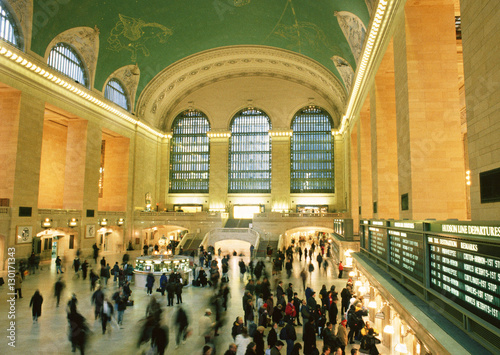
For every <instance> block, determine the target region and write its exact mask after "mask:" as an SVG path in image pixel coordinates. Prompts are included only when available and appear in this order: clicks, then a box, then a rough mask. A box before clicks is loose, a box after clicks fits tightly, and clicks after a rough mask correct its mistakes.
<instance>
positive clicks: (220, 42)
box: [31, 0, 369, 97]
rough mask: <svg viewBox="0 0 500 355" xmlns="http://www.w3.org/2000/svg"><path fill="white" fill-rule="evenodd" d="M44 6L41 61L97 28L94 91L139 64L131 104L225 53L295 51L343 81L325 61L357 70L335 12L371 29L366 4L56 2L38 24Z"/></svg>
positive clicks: (39, 5) (38, 29)
mask: <svg viewBox="0 0 500 355" xmlns="http://www.w3.org/2000/svg"><path fill="white" fill-rule="evenodd" d="M66 2H67V3H66ZM45 3H46V1H37V0H35V1H34V9H33V10H34V12H33V13H34V23H33V37H32V45H31V46H32V50H33V51H34V52H36V53H38V54H40V55H41V56H43V55H44V54H45V50H46V48H47V46H48V45H49V43H50V41H51V40H52V39H53V38H54V37H55V36H57V35H58V34H60V33H61V32H63V31H66V30H68V29H71V28H74V27H80V26H87V27H91V28H94V27H95V26H97V28H98V29H99V31H100V35H99V42H100V48H99V57H98V62H97V70H96V77H95V88H97V89H99V90H101V89H102V87H103V85H104V82H105V81H106V79H107V78H108V76H109V75H110V74H111V73H112V72H113V71H115V70H116V69H118V68H120V67H122V66H124V65H128V64H135V63H137V65H138V66H139V68H140V70H141V78H140V82H139V88H138V92H137V96H136V97H139V94H140V92H141V91H142V90H143V89H144V87H145V86H146V85H147V83H148V82H149V81H150V80H151V79H152V78H153V77H154V76H155V75H156V74H158V73H159V72H160V71H161V70H163V69H164V68H165V67H167V66H168V65H170V64H172V63H174V62H176V61H178V60H180V59H182V58H184V57H186V56H189V55H192V54H195V53H198V52H200V51H203V50H206V49H212V48H217V47H221V46H228V45H249V44H251V45H266V46H273V47H278V48H283V49H288V50H292V51H295V52H298V53H301V54H303V55H306V56H308V57H310V58H313V59H314V60H316V61H318V62H319V63H321V64H322V65H324V66H325V67H327V68H328V69H329V70H331V71H332V72H333V73H335V74H336V75H337V76H338V77H339V79H340V80H341V78H340V76H339V74H338V72H337V70H336V68H335V66H334V64H333V62H332V60H331V59H330V58H331V57H332V56H333V55H338V56H340V57H343V58H345V59H346V60H347V61H348V62H349V63H350V64H351V66H352V68H353V69H354V70H355V69H356V65H355V61H354V58H353V55H352V53H351V49H350V47H349V44H348V43H347V41H346V39H345V36H344V34H343V33H342V30H341V29H340V27H339V24H338V21H337V18H336V17H335V15H334V12H335V11H349V12H352V13H354V14H355V15H357V16H358V17H359V18H360V19H361V21H363V23H364V25H365V26H366V27H368V23H369V13H368V9H367V7H366V4H365V0H140V1H139V0H136V1H131V0H107V1H103V2H101V1H99V2H97V1H96V0H66V1H57V3H58V5H59V6H58V7H56V8H55V9H52V10H51V11H50V16H45V17H37V14H47V8H46V5H44V4H45ZM54 3H56V2H55V1H54ZM47 17H48V18H49V20H48V21H43V22H42V21H41V20H40V19H44V18H45V19H46V18H47ZM45 22H46V23H45ZM341 81H342V80H341Z"/></svg>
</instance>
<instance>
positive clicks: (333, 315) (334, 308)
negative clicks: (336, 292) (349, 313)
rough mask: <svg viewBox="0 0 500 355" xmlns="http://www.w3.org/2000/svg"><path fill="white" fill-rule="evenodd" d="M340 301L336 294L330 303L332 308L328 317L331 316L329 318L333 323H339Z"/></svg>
mask: <svg viewBox="0 0 500 355" xmlns="http://www.w3.org/2000/svg"><path fill="white" fill-rule="evenodd" d="M338 301H339V300H338V298H337V297H336V296H334V298H333V300H332V304H331V305H330V309H329V310H328V318H329V319H328V320H329V321H330V323H332V324H333V325H335V324H337V316H338V313H339V308H338V305H337V303H338Z"/></svg>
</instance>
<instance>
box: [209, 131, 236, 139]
mask: <svg viewBox="0 0 500 355" xmlns="http://www.w3.org/2000/svg"><path fill="white" fill-rule="evenodd" d="M207 136H208V138H210V139H212V138H230V137H231V131H225V130H224V131H223V130H214V131H209V132H207Z"/></svg>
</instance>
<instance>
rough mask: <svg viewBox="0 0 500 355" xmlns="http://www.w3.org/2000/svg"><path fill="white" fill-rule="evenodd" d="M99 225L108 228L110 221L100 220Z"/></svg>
mask: <svg viewBox="0 0 500 355" xmlns="http://www.w3.org/2000/svg"><path fill="white" fill-rule="evenodd" d="M99 225H100V226H101V227H104V226H107V225H108V220H107V219H106V218H103V219H101V220H99Z"/></svg>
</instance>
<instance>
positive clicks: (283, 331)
mask: <svg viewBox="0 0 500 355" xmlns="http://www.w3.org/2000/svg"><path fill="white" fill-rule="evenodd" d="M280 339H281V340H286V339H287V336H286V329H285V327H283V328H282V329H281V331H280Z"/></svg>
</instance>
